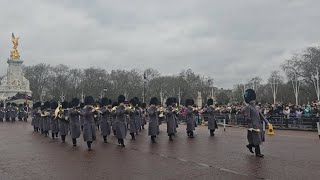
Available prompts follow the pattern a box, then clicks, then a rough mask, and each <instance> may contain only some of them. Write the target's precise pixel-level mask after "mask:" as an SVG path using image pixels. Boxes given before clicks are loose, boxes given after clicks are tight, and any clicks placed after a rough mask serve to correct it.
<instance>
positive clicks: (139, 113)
mask: <svg viewBox="0 0 320 180" xmlns="http://www.w3.org/2000/svg"><path fill="white" fill-rule="evenodd" d="M133 99H135V100H136V103H137V105H136V106H135V109H136V111H137V116H136V127H137V130H138V132H139V131H141V128H142V125H141V124H142V109H141V105H142V104H141V102H140V100H139V98H138V97H134V98H133ZM138 132H137V133H136V135H138Z"/></svg>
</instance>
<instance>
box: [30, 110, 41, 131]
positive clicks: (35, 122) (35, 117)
mask: <svg viewBox="0 0 320 180" xmlns="http://www.w3.org/2000/svg"><path fill="white" fill-rule="evenodd" d="M40 118H41V116H40V108H36V109H33V110H32V122H31V125H32V126H34V127H36V128H40Z"/></svg>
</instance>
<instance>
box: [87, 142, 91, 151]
mask: <svg viewBox="0 0 320 180" xmlns="http://www.w3.org/2000/svg"><path fill="white" fill-rule="evenodd" d="M91 143H92V141H87V146H88V151H91Z"/></svg>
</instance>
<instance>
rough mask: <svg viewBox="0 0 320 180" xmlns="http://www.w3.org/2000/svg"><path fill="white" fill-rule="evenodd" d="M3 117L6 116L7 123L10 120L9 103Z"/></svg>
mask: <svg viewBox="0 0 320 180" xmlns="http://www.w3.org/2000/svg"><path fill="white" fill-rule="evenodd" d="M5 116H6V121H7V122H9V121H10V120H11V103H7V104H6V108H5Z"/></svg>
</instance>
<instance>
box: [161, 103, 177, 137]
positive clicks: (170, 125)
mask: <svg viewBox="0 0 320 180" xmlns="http://www.w3.org/2000/svg"><path fill="white" fill-rule="evenodd" d="M173 104H174V99H173V98H171V97H170V98H168V99H167V100H166V105H167V109H166V110H165V113H164V114H165V116H166V120H167V133H168V136H169V140H170V141H173V139H172V136H174V134H175V133H176V129H177V126H176V115H177V112H176V110H175V109H174V108H173V107H172V105H173Z"/></svg>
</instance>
